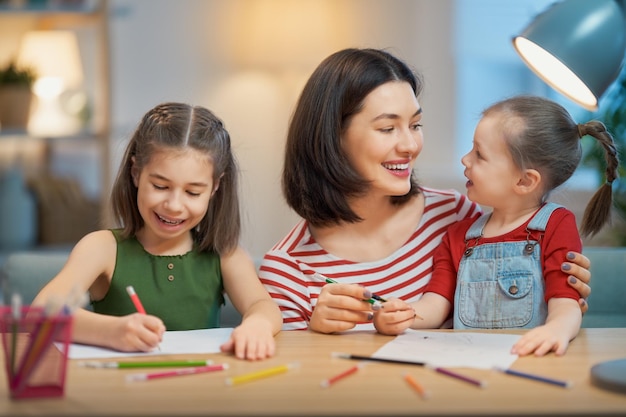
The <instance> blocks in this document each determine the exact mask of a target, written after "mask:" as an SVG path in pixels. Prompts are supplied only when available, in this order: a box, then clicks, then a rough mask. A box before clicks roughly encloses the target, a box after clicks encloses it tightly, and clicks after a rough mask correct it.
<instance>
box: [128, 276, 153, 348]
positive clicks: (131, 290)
mask: <svg viewBox="0 0 626 417" xmlns="http://www.w3.org/2000/svg"><path fill="white" fill-rule="evenodd" d="M126 292H127V293H128V295H129V296H130V299H131V301H132V302H133V304H134V305H135V309H137V312H138V313H140V314H146V309H145V308H143V304H141V300H140V299H139V296H138V295H137V293H136V292H135V288H133V286H132V285H129V286H128V287H126ZM157 349H159V350H161V345H160V344H159V345H157Z"/></svg>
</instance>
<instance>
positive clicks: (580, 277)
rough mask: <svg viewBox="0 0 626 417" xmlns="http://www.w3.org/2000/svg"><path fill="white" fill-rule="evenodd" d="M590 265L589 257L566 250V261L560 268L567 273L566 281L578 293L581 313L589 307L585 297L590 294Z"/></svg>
mask: <svg viewBox="0 0 626 417" xmlns="http://www.w3.org/2000/svg"><path fill="white" fill-rule="evenodd" d="M590 266H591V261H590V260H589V258H587V257H586V256H584V255H583V254H580V253H578V252H568V253H567V262H564V263H563V264H562V265H561V270H562V271H563V272H565V273H566V274H569V277H568V278H567V283H568V284H569V285H570V286H571V287H573V288H574V289H575V290H576V291H578V293H579V294H580V297H581V298H580V299H579V300H578V305H579V306H580V310H581V311H582V312H583V314H584V313H585V312H587V310H588V309H589V305H588V304H587V300H586V299H587V297H589V294H591V287H590V286H589V283H590V282H591V272H590V271H589V267H590Z"/></svg>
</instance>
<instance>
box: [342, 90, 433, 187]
mask: <svg viewBox="0 0 626 417" xmlns="http://www.w3.org/2000/svg"><path fill="white" fill-rule="evenodd" d="M421 113H422V109H421V107H420V105H419V103H418V102H417V99H416V98H415V94H414V93H413V90H412V89H411V86H410V85H409V84H408V83H406V82H398V81H393V82H388V83H385V84H382V85H381V86H379V87H377V88H376V89H374V90H372V92H370V93H369V94H368V95H367V96H366V97H365V100H364V102H363V109H362V110H361V111H360V112H359V113H357V114H355V115H354V116H353V117H352V119H351V120H350V121H349V124H348V127H347V128H346V129H345V131H344V133H343V137H342V147H343V150H344V152H345V153H346V155H347V156H348V159H349V160H350V163H351V164H352V166H353V167H354V169H355V170H356V171H357V172H358V173H359V174H360V175H361V177H363V178H364V179H366V180H368V181H370V182H371V188H370V191H371V192H379V193H380V194H381V195H385V196H401V195H405V194H406V193H408V192H409V190H410V187H411V185H410V184H411V183H410V177H411V171H412V169H413V164H414V162H415V158H416V157H417V155H419V153H420V151H421V150H422V145H423V137H422V129H421V124H420V120H421V118H422V116H421Z"/></svg>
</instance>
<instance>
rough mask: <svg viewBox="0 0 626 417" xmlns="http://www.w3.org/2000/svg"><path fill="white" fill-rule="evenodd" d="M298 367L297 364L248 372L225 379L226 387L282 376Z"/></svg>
mask: <svg viewBox="0 0 626 417" xmlns="http://www.w3.org/2000/svg"><path fill="white" fill-rule="evenodd" d="M297 366H298V364H297V363H291V364H285V365H279V366H275V367H273V368H267V369H262V370H260V371H255V372H250V373H249V374H244V375H239V376H234V377H231V378H226V385H239V384H243V383H246V382H252V381H256V380H258V379H261V378H267V377H270V376H274V375H279V374H283V373H285V372H287V371H289V370H291V369H294V368H296V367H297Z"/></svg>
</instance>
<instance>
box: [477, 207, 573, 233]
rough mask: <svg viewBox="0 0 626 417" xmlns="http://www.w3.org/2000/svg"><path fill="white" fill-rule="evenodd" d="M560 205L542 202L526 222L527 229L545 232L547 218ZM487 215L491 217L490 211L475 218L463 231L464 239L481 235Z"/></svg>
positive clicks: (487, 218)
mask: <svg viewBox="0 0 626 417" xmlns="http://www.w3.org/2000/svg"><path fill="white" fill-rule="evenodd" d="M561 207H563V206H561V205H560V204H556V203H546V204H544V205H543V207H541V208H540V209H539V210H538V211H537V213H535V215H534V216H533V218H532V219H531V220H530V222H529V223H528V229H529V230H537V231H540V232H545V230H546V225H547V224H548V220H549V219H550V216H551V215H552V212H554V210H556V209H558V208H561ZM489 217H491V213H489V214H483V215H482V216H480V217H479V218H478V219H476V221H475V222H474V223H472V225H471V226H470V228H469V229H468V230H467V232H466V233H465V240H470V239H478V238H479V237H481V236H482V235H483V229H484V227H485V225H486V224H487V221H488V220H489Z"/></svg>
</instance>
